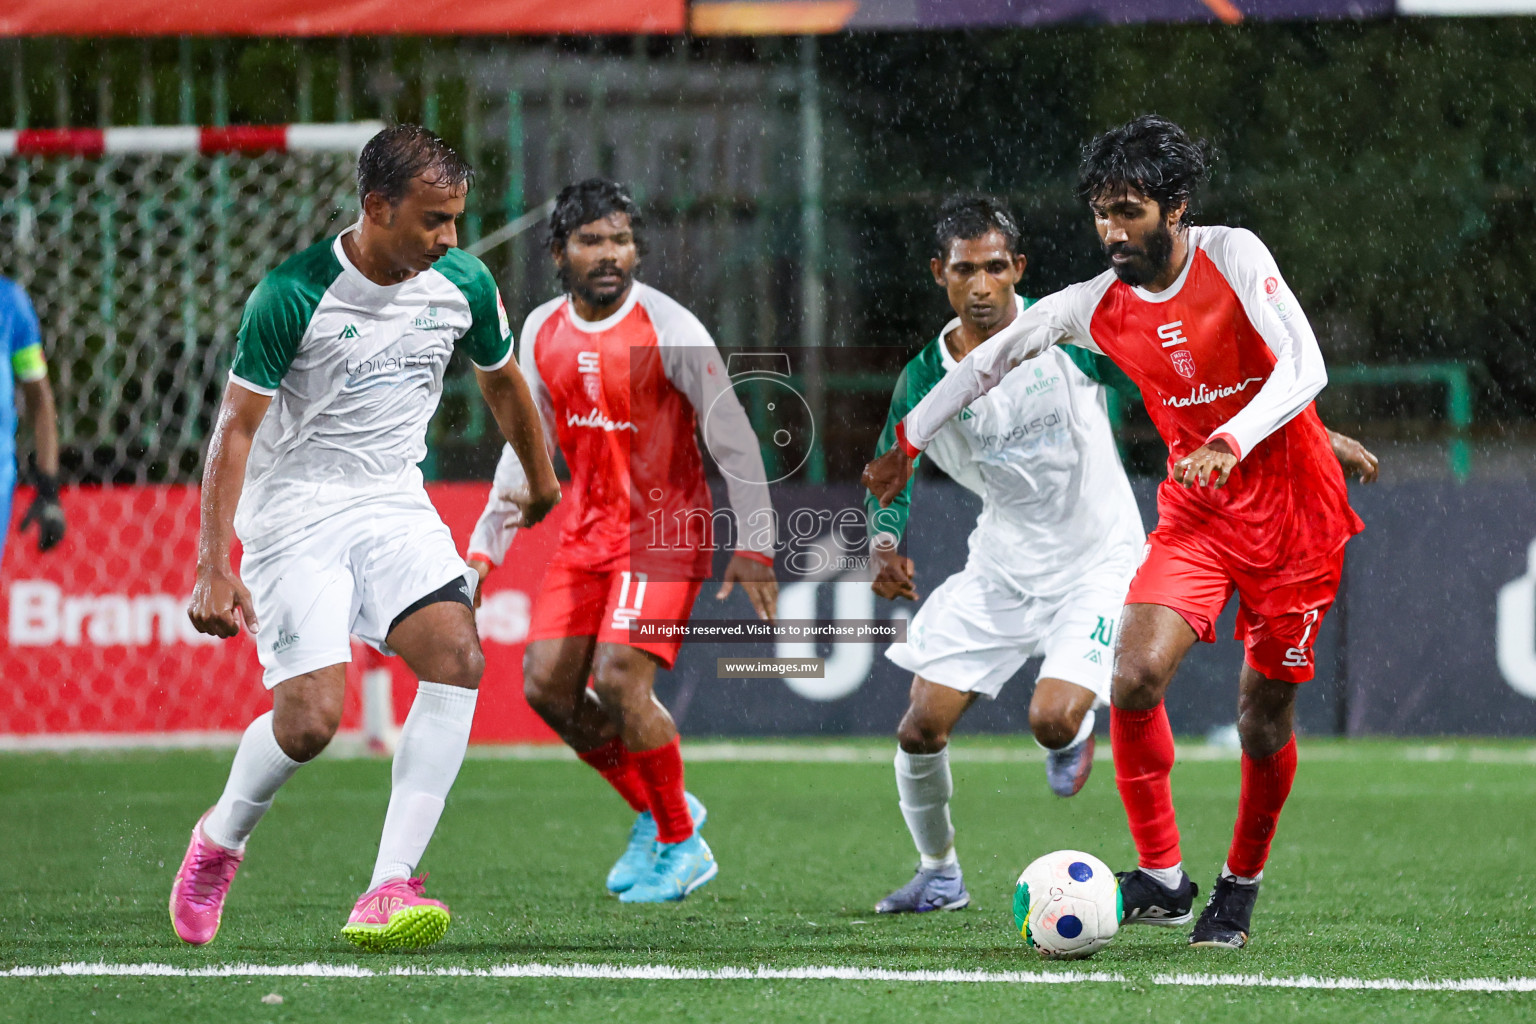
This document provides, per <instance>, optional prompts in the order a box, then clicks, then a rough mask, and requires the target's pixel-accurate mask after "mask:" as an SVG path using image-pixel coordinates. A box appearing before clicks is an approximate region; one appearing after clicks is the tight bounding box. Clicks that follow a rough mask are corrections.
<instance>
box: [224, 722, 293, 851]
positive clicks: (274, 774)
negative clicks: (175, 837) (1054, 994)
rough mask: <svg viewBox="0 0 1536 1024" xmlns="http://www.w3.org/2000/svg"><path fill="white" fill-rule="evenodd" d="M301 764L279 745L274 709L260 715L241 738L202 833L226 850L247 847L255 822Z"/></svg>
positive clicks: (247, 727)
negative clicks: (274, 730) (220, 791)
mask: <svg viewBox="0 0 1536 1024" xmlns="http://www.w3.org/2000/svg"><path fill="white" fill-rule="evenodd" d="M302 763H303V762H302V761H295V760H294V759H293V758H291V757H289V756H288V755H287V754H285V753H283V748H282V747H280V746H278V745H277V737H276V736H275V735H273V733H272V712H270V711H268V712H267V713H266V714H264V715H262V716H261V717H260V718H257V719H256V721H254V722H252V723H251V724H250V725H248V726H246V728H245V735H244V736H241V737H240V748H239V749H238V750H236V751H235V762H234V764H232V765H230V766H229V781H228V782H226V783H225V784H224V793H223V795H222V796H220V797H219V802H218V803H217V804H214V806H213V813H211V814H209V815H208V818H207V820H205V821H204V822H203V835H205V836H207V837H208V838H209V839H211V840H212V841H213V842H215V843H217V844H219V845H220V846H222V847H224V848H225V849H226V850H243V849H245V841H246V840H247V839H249V838H250V836H251V831H252V830H253V829H255V828H256V823H257V822H258V821H260V820H261V816H262V815H263V814H266V813H267V808H268V807H271V806H272V797H273V796H274V795H276V793H277V790H278V788H279V787H280V786H282V784H283V783H285V782H287V781H288V780H289V779H291V778H293V773H294V772H296V771H298V770H299V766H300V765H301V764H302Z"/></svg>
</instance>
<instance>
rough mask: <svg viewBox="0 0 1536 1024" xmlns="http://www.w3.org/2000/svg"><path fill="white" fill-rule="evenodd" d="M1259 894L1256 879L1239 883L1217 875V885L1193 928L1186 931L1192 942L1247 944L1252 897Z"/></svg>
mask: <svg viewBox="0 0 1536 1024" xmlns="http://www.w3.org/2000/svg"><path fill="white" fill-rule="evenodd" d="M1258 898H1259V883H1257V882H1254V883H1253V884H1252V885H1242V884H1240V883H1238V882H1236V881H1234V880H1233V879H1230V878H1226V877H1221V878H1217V879H1216V888H1214V889H1212V890H1211V898H1210V899H1208V900H1206V902H1205V909H1204V910H1202V911H1201V912H1200V920H1198V921H1196V922H1195V930H1194V931H1192V932H1190V933H1189V944H1190V945H1191V946H1209V947H1211V948H1214V949H1242V948H1243V947H1244V946H1246V945H1248V928H1249V925H1250V923H1251V922H1252V921H1253V901H1254V900H1256V899H1258Z"/></svg>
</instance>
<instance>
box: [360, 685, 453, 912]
mask: <svg viewBox="0 0 1536 1024" xmlns="http://www.w3.org/2000/svg"><path fill="white" fill-rule="evenodd" d="M477 693H478V691H476V690H467V689H465V688H464V687H462V686H448V685H446V684H443V683H422V684H420V685H419V686H418V687H417V688H416V700H415V701H414V702H413V703H412V704H411V713H410V714H408V715H406V716H405V725H404V726H402V727H401V729H400V740H399V743H398V744H397V745H396V746H395V763H394V767H393V769H392V770H391V772H390V777H391V779H392V781H393V785H392V787H391V789H390V793H389V811H388V812H387V813H386V814H385V815H384V834H383V836H381V837H380V838H379V859H378V860H377V861H375V862H374V865H373V880H372V881H371V882H369V883H368V888H370V889H373V888H376V887H377V886H379V885H382V884H383V883H385V882H387V881H389V880H390V879H391V878H409V877H411V875H412V873H414V872H415V870H416V865H417V864H418V863H419V862H420V861H421V855H422V854H423V853H425V852H426V850H427V843H428V842H430V841H431V839H432V833H433V832H434V831H435V830H436V829H437V819H438V818H440V817H442V814H443V802H444V801H445V800H447V798H448V791H449V790H450V789H452V788H453V780H454V779H455V778H457V777H458V774H459V766H460V765H461V764H463V763H464V749H465V748H466V747H468V746H469V726H470V723H471V722H472V721H474V717H475V698H476V696H477Z"/></svg>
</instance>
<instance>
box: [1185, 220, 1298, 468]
mask: <svg viewBox="0 0 1536 1024" xmlns="http://www.w3.org/2000/svg"><path fill="white" fill-rule="evenodd" d="M1206 251H1207V253H1208V254H1209V255H1210V257H1211V260H1212V262H1213V263H1215V264H1216V269H1217V270H1219V271H1220V272H1221V274H1222V276H1223V277H1225V278H1226V280H1227V283H1228V284H1229V285H1230V286H1231V287H1232V290H1233V291H1234V292H1235V293H1236V294H1237V298H1238V301H1239V302H1241V303H1242V306H1243V310H1244V312H1246V313H1247V314H1248V320H1249V322H1250V323H1252V324H1253V327H1254V330H1256V331H1258V332H1259V336H1260V337H1262V338H1263V339H1264V344H1266V345H1268V346H1269V350H1270V351H1271V352H1272V353H1274V357H1275V367H1274V369H1273V370H1271V371H1270V374H1269V379H1268V380H1266V381H1265V382H1264V386H1263V387H1261V388H1259V390H1258V392H1257V393H1256V394H1255V395H1254V396H1253V400H1252V401H1250V402H1249V403H1248V404H1247V405H1245V406H1243V408H1242V409H1241V410H1239V411H1238V413H1237V415H1235V416H1233V417H1232V418H1231V419H1229V420H1228V421H1227V422H1225V423H1223V424H1222V425H1221V426H1219V427H1217V428H1216V429H1215V430H1214V431H1212V432H1211V435H1210V437H1209V438H1207V439H1206V440H1207V441H1208V442H1209V441H1213V440H1216V439H1217V438H1221V439H1223V440H1225V441H1227V443H1228V444H1230V445H1231V446H1232V449H1233V451H1234V452H1235V453H1236V454H1237V457H1238V458H1239V459H1242V458H1245V457H1246V456H1247V454H1248V453H1249V452H1251V451H1253V449H1254V446H1255V445H1257V444H1258V443H1259V442H1260V441H1263V440H1264V439H1265V438H1266V437H1268V436H1269V435H1270V434H1273V433H1274V432H1275V431H1277V430H1279V429H1280V428H1281V427H1283V426H1285V424H1287V423H1289V422H1290V421H1291V419H1292V418H1293V417H1294V416H1295V415H1296V414H1297V413H1299V412H1301V411H1302V410H1303V409H1305V408H1306V407H1307V406H1308V405H1310V404H1311V403H1312V399H1314V398H1316V397H1317V393H1318V392H1319V391H1321V390H1323V388H1324V386H1325V385H1327V383H1328V370H1327V368H1326V367H1325V366H1324V365H1323V352H1322V349H1320V348H1319V347H1318V344H1317V336H1316V335H1315V334H1313V333H1312V325H1311V324H1309V323H1308V322H1307V317H1306V314H1304V313H1303V312H1302V311H1301V306H1300V305H1299V304H1298V303H1297V302H1296V296H1295V295H1293V294H1292V293H1291V289H1290V286H1288V285H1287V284H1286V283H1285V278H1284V277H1282V276H1281V275H1280V268H1279V267H1278V266H1277V265H1276V264H1275V258H1274V257H1273V256H1271V255H1270V252H1269V249H1268V248H1267V247H1266V246H1265V245H1264V243H1263V242H1261V241H1259V237H1258V236H1257V235H1255V234H1254V233H1253V232H1251V231H1248V230H1245V229H1242V228H1234V229H1229V230H1226V231H1223V232H1221V233H1219V234H1217V235H1216V236H1215V237H1214V238H1213V240H1212V243H1211V244H1209V245H1208V246H1207V248H1206Z"/></svg>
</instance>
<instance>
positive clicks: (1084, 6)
mask: <svg viewBox="0 0 1536 1024" xmlns="http://www.w3.org/2000/svg"><path fill="white" fill-rule="evenodd" d="M1395 9H1396V3H1395V0H754V2H739V0H694V3H693V5H692V10H691V17H690V22H691V30H692V31H693V32H694V33H695V34H699V35H796V34H801V33H826V32H840V31H846V30H859V29H946V28H950V29H953V28H988V27H1004V26H1015V27H1027V26H1033V25H1047V24H1054V23H1062V22H1077V23H1086V24H1129V23H1133V22H1149V21H1182V22H1199V21H1211V22H1226V23H1228V24H1236V23H1238V22H1242V21H1282V20H1304V19H1338V18H1381V17H1386V16H1388V15H1391V14H1393V13H1394V12H1395Z"/></svg>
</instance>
